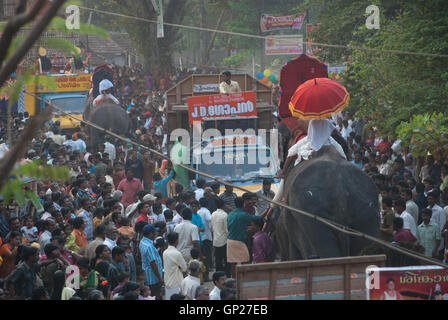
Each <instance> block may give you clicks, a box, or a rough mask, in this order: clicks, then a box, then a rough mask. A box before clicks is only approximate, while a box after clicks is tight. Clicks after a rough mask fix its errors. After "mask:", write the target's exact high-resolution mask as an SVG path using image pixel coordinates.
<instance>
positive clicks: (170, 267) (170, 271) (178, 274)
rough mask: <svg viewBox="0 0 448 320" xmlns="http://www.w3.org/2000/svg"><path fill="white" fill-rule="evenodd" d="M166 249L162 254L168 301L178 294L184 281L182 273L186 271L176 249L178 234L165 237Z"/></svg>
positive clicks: (166, 298)
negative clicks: (166, 240)
mask: <svg viewBox="0 0 448 320" xmlns="http://www.w3.org/2000/svg"><path fill="white" fill-rule="evenodd" d="M167 239H168V248H167V249H166V250H165V251H164V252H163V266H164V275H163V276H164V282H165V300H170V298H171V296H172V295H173V294H176V293H179V292H180V286H181V284H182V280H183V279H184V277H183V273H184V272H186V271H187V263H186V262H185V260H184V257H183V256H182V253H180V252H179V250H177V249H176V247H177V245H178V244H179V234H178V233H176V232H170V233H168V235H167Z"/></svg>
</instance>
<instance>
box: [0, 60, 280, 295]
mask: <svg viewBox="0 0 448 320" xmlns="http://www.w3.org/2000/svg"><path fill="white" fill-rule="evenodd" d="M114 71H115V77H116V79H115V80H114V92H113V94H114V96H115V97H116V98H117V99H118V100H119V101H120V103H121V106H122V107H123V108H125V109H126V110H127V112H128V113H129V115H130V117H131V119H132V122H133V136H134V138H135V139H136V141H137V142H139V143H140V144H142V145H144V146H147V147H150V148H152V149H155V150H157V151H159V152H161V153H163V154H167V133H166V129H165V128H166V126H165V123H166V113H165V108H164V96H163V94H164V90H163V88H167V87H168V85H169V84H168V80H169V79H168V78H167V77H166V78H165V80H163V78H162V80H160V81H158V82H157V84H156V83H151V81H150V79H148V77H145V76H143V73H142V72H141V70H140V69H139V68H138V66H137V67H136V68H127V67H124V68H118V67H116V68H115V69H114ZM173 79H174V78H173ZM164 82H165V83H164ZM28 120H29V117H28V115H27V114H17V115H16V119H15V121H14V122H13V125H12V131H13V132H14V134H12V141H13V142H12V144H14V141H15V140H16V139H17V137H18V135H19V134H20V133H21V131H22V130H23V128H24V126H25V125H26V123H27V121H28ZM5 128H6V126H5V124H4V122H2V127H0V134H1V136H2V138H3V139H5V140H6V133H5V131H6V130H5ZM2 146H3V147H4V148H5V150H7V147H8V146H7V145H6V144H5V143H3V144H2ZM33 160H40V161H42V163H43V164H46V165H48V166H61V167H66V168H68V169H69V176H70V179H69V181H51V180H45V181H32V182H29V183H28V185H27V187H28V188H29V189H30V190H34V191H35V193H36V194H37V196H38V198H39V202H40V204H41V208H36V206H34V205H33V204H32V203H31V202H30V203H29V205H27V206H25V207H20V206H18V205H17V204H16V203H15V202H14V200H11V202H9V203H6V202H5V201H3V200H2V201H1V202H0V239H1V247H0V257H1V265H0V297H1V299H54V300H78V299H83V300H98V299H124V300H137V299H138V300H156V299H167V300H182V299H188V300H203V299H213V300H220V299H225V300H233V299H236V297H237V293H236V282H235V273H234V272H235V270H234V266H235V264H236V263H240V262H242V263H248V262H253V263H259V262H265V261H273V259H274V258H275V256H274V245H273V241H272V239H271V238H270V237H269V236H268V235H266V234H265V233H264V232H263V231H262V229H263V224H264V221H263V219H262V218H261V217H260V215H261V213H262V211H264V210H266V209H267V206H268V205H267V204H266V203H264V202H262V201H260V202H257V199H256V197H255V196H254V195H253V194H249V193H247V194H244V195H243V197H238V196H237V195H236V194H235V193H234V192H233V189H232V188H230V187H226V188H225V191H223V192H221V186H220V185H219V184H217V183H207V182H206V181H205V180H203V179H197V181H196V187H197V188H196V189H195V190H194V191H193V190H191V188H189V187H188V186H186V187H185V186H183V185H182V184H180V183H177V182H176V180H175V178H176V173H175V171H174V170H173V165H172V164H171V162H169V161H167V160H163V159H162V158H161V157H159V156H156V155H154V154H152V153H151V152H142V151H141V150H140V149H138V148H133V147H132V146H131V145H130V144H128V143H126V142H122V141H120V140H116V139H114V138H112V137H110V136H106V137H105V141H104V144H103V143H102V144H100V145H99V146H98V147H97V148H95V149H93V148H92V147H91V146H90V145H89V143H88V140H87V137H86V135H85V134H84V130H82V129H77V130H76V131H75V133H73V135H70V136H69V135H65V134H64V133H63V132H62V130H61V128H60V127H59V124H58V123H53V122H51V123H49V124H48V126H47V127H45V128H44V129H43V130H41V131H40V132H39V134H38V135H37V136H36V137H35V138H34V139H33V141H32V143H31V146H30V148H29V149H28V150H27V153H26V155H25V158H24V159H23V161H22V163H25V162H28V161H33ZM271 183H272V181H270V180H266V181H265V183H264V187H263V189H262V190H260V191H259V192H262V193H264V194H266V195H268V196H270V197H271V198H272V197H273V196H274V194H273V193H272V191H270V189H271ZM248 230H249V233H247V231H248ZM248 234H249V236H248ZM229 241H230V242H232V241H233V242H232V243H231V245H232V248H234V250H230V251H229V250H228V248H227V244H228V242H229ZM246 243H247V244H248V246H247V247H246V245H245V244H246ZM242 248H243V249H245V251H244V252H240V251H241V249H242ZM234 251H235V252H234Z"/></svg>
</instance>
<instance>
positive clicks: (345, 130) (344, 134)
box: [341, 120, 352, 140]
mask: <svg viewBox="0 0 448 320" xmlns="http://www.w3.org/2000/svg"><path fill="white" fill-rule="evenodd" d="M350 132H352V127H350V126H349V125H348V121H347V120H343V121H342V130H341V136H342V137H343V138H344V139H345V140H347V138H348V136H349V135H350Z"/></svg>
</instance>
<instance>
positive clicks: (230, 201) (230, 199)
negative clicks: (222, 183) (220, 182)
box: [219, 192, 237, 210]
mask: <svg viewBox="0 0 448 320" xmlns="http://www.w3.org/2000/svg"><path fill="white" fill-rule="evenodd" d="M236 197H237V195H236V193H235V192H232V193H231V194H228V193H226V192H223V193H221V195H220V196H219V198H220V199H221V200H222V201H224V203H225V204H226V205H228V206H229V207H231V208H232V209H233V210H235V209H236V205H235V198H236Z"/></svg>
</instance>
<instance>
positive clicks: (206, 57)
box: [204, 9, 226, 65]
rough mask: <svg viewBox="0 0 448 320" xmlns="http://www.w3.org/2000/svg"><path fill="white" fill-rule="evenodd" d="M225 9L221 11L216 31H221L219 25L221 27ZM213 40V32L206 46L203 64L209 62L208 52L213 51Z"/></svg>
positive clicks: (214, 35)
mask: <svg viewBox="0 0 448 320" xmlns="http://www.w3.org/2000/svg"><path fill="white" fill-rule="evenodd" d="M225 11H226V10H225V9H222V11H221V15H220V16H219V18H218V24H217V25H216V30H219V29H221V25H222V18H223V17H224V13H225ZM215 39H216V32H213V35H212V38H211V39H210V43H209V45H208V48H207V51H206V52H205V59H204V64H205V65H206V64H208V62H209V60H210V52H211V51H212V49H213V44H214V43H215Z"/></svg>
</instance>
